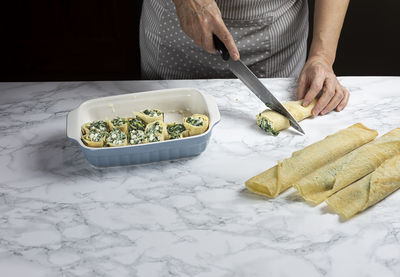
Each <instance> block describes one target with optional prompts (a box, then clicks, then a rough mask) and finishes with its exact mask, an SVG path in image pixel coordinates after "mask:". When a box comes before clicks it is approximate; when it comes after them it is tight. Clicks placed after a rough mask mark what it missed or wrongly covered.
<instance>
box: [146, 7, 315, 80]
mask: <svg viewBox="0 0 400 277" xmlns="http://www.w3.org/2000/svg"><path fill="white" fill-rule="evenodd" d="M216 2H217V4H218V6H219V7H220V9H221V13H222V16H223V19H224V22H225V24H226V25H227V27H228V29H229V31H230V32H231V34H232V36H233V37H234V39H235V42H236V45H237V47H238V49H239V52H240V55H241V59H242V61H243V62H244V63H245V64H246V65H248V66H249V67H250V69H251V70H252V71H253V72H254V73H255V74H256V75H257V76H258V77H289V76H298V74H299V73H300V71H301V68H302V66H303V65H304V62H305V58H306V47H307V35H308V7H307V1H305V0H298V1H296V0H216ZM140 49H141V68H142V77H143V78H144V79H193V78H198V79H201V78H232V77H233V75H232V73H231V72H230V71H229V70H228V68H227V66H226V64H225V63H224V61H223V60H222V59H221V58H220V57H219V55H215V54H209V53H207V52H206V51H205V50H203V49H202V48H200V47H198V46H196V45H195V44H194V42H193V41H192V39H190V38H189V37H188V36H187V35H186V34H185V33H184V32H183V31H182V29H181V27H180V24H179V20H178V18H177V15H176V12H175V7H174V5H173V3H172V0H144V2H143V10H142V17H141V26H140Z"/></svg>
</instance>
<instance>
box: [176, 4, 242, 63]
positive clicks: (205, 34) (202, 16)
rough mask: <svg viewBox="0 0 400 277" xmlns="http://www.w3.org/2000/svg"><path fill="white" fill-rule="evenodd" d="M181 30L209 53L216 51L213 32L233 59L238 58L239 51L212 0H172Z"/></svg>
mask: <svg viewBox="0 0 400 277" xmlns="http://www.w3.org/2000/svg"><path fill="white" fill-rule="evenodd" d="M173 1H174V4H175V6H176V13H177V15H178V18H179V22H180V24H181V27H182V30H183V31H184V32H185V33H186V34H187V35H188V36H189V37H190V38H191V39H193V40H194V43H195V44H196V45H198V46H201V47H203V48H204V49H205V50H206V51H207V52H209V53H217V50H216V49H215V47H214V40H213V34H215V35H216V36H217V37H218V38H219V39H220V40H221V41H222V42H223V43H224V44H225V46H226V48H227V49H228V51H229V54H230V56H231V57H232V59H233V60H238V59H239V58H240V56H239V51H238V49H237V47H236V44H235V41H234V40H233V37H232V35H231V33H230V32H229V30H228V29H227V28H226V26H225V24H224V21H223V20H222V17H221V11H220V10H219V8H218V6H217V4H216V3H215V1H214V0H173Z"/></svg>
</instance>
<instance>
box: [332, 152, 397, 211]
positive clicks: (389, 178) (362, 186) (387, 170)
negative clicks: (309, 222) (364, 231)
mask: <svg viewBox="0 0 400 277" xmlns="http://www.w3.org/2000/svg"><path fill="white" fill-rule="evenodd" d="M398 188H400V155H396V156H394V157H393V158H390V159H388V160H386V161H384V162H383V163H382V164H381V165H380V166H379V167H378V168H377V169H376V170H375V171H374V172H372V173H371V174H368V175H367V176H365V177H364V178H362V179H360V180H359V181H357V182H355V183H353V184H351V185H350V186H348V187H346V188H344V189H342V190H341V191H339V192H337V193H335V194H334V195H332V196H331V197H329V198H328V199H327V200H326V203H327V204H328V205H329V206H330V207H331V208H332V209H333V210H334V211H335V212H337V213H338V214H340V215H341V216H343V217H345V218H350V217H352V216H353V215H355V214H356V213H359V212H361V211H363V210H365V209H366V208H368V207H371V206H372V205H374V204H376V203H378V202H379V201H381V200H382V199H384V198H385V197H386V196H388V195H389V194H391V193H392V192H394V191H396V190H397V189H398Z"/></svg>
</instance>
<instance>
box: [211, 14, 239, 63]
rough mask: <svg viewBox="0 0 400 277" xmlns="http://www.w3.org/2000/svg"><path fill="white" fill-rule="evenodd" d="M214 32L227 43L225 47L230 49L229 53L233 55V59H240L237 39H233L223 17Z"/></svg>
mask: <svg viewBox="0 0 400 277" xmlns="http://www.w3.org/2000/svg"><path fill="white" fill-rule="evenodd" d="M214 33H215V35H216V36H217V37H218V38H219V39H220V40H221V41H222V42H223V43H224V44H225V47H226V48H227V49H228V52H229V55H230V56H231V57H232V59H233V60H234V61H237V60H239V59H240V55H239V50H238V49H237V47H236V44H235V41H234V40H233V37H232V35H231V33H230V32H229V30H228V29H227V28H226V26H225V24H224V23H223V21H222V19H221V22H220V24H219V28H216V29H215V31H214Z"/></svg>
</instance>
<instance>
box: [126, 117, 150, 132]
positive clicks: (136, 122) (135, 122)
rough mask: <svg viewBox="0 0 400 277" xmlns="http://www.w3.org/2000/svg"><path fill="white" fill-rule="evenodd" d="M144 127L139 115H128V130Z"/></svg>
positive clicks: (144, 124) (142, 128)
mask: <svg viewBox="0 0 400 277" xmlns="http://www.w3.org/2000/svg"><path fill="white" fill-rule="evenodd" d="M145 128H146V123H145V122H144V121H143V120H141V119H140V118H139V117H137V116H135V117H128V130H129V131H132V130H141V131H144V129H145Z"/></svg>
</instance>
